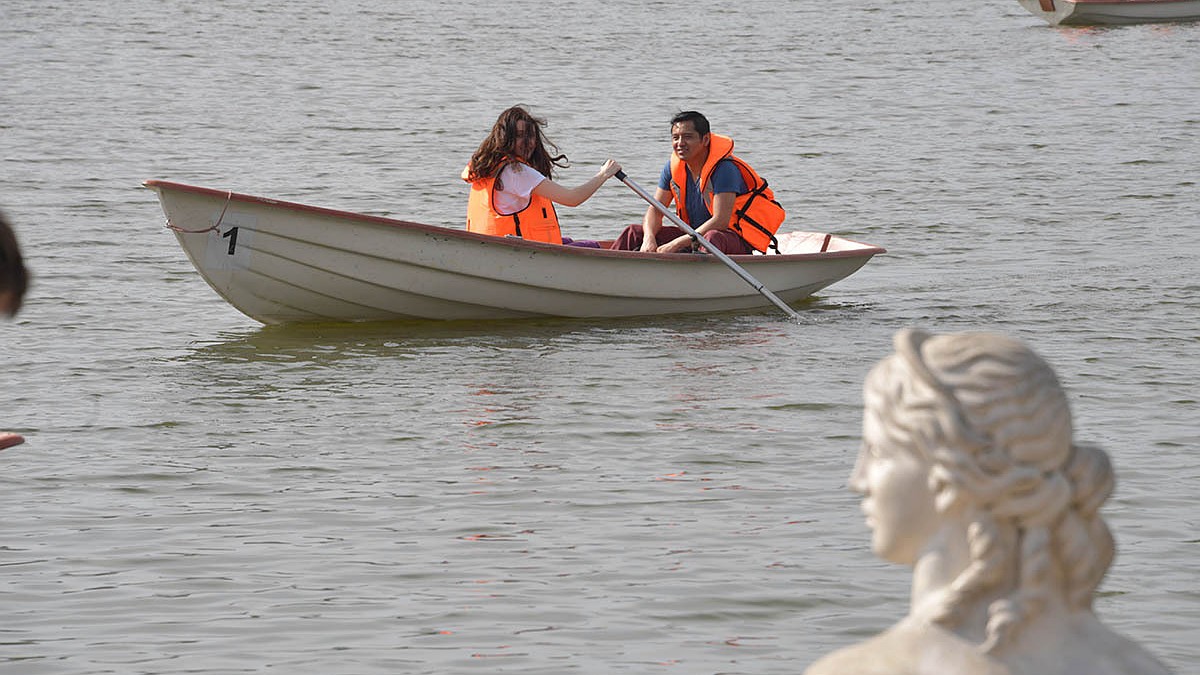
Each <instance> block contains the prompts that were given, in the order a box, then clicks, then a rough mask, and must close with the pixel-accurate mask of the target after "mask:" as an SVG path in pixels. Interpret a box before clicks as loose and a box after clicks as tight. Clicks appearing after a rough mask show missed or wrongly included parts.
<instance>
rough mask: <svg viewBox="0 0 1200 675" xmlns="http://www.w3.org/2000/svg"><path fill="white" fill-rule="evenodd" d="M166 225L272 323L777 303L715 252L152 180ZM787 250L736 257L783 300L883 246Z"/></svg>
mask: <svg viewBox="0 0 1200 675" xmlns="http://www.w3.org/2000/svg"><path fill="white" fill-rule="evenodd" d="M145 185H146V187H148V188H150V189H152V190H154V191H155V192H156V193H157V194H158V199H159V201H160V202H161V204H162V208H163V212H164V213H165V214H166V216H167V227H169V228H170V229H171V230H173V231H174V232H175V235H176V237H177V239H178V240H179V244H180V245H181V246H182V247H183V250H184V252H185V253H186V254H187V256H188V258H189V259H190V260H191V261H192V264H193V265H195V267H196V269H197V270H198V271H199V272H200V275H201V276H202V277H204V280H205V281H207V282H208V284H209V285H210V286H212V287H213V289H214V290H216V292H217V293H219V294H220V295H221V297H223V298H225V300H226V301H227V302H229V304H231V305H233V306H234V307H236V308H237V309H238V310H240V311H241V312H242V313H243V314H246V315H247V316H249V317H251V318H253V319H255V320H258V321H261V322H263V323H268V324H275V323H293V322H318V321H386V320H403V319H443V320H446V319H514V318H526V317H631V316H656V315H666V314H682V313H698V312H724V311H735V310H758V309H762V308H766V307H770V302H769V301H768V300H767V299H766V298H765V297H764V296H763V295H762V294H761V293H759V292H758V291H756V290H755V289H754V288H753V287H751V286H750V285H748V284H747V283H746V282H745V281H743V280H742V279H741V278H739V277H738V276H737V275H736V274H734V273H733V272H732V271H731V270H730V269H729V268H728V267H726V266H725V265H723V264H722V263H721V262H720V261H718V260H717V259H716V258H715V257H714V256H712V255H706V254H690V255H689V254H658V253H650V254H646V253H638V252H630V251H609V250H603V249H592V248H582V247H575V246H557V245H553V244H543V243H539V242H532V241H525V240H524V239H519V238H515V237H504V238H500V237H491V236H486V235H480V234H475V233H472V232H467V231H465V230H458V229H451V228H446V227H436V226H433V225H422V224H418V223H410V222H405V221H401V220H394V219H391V218H384V217H380V216H370V215H364V214H357V213H350V212H346V211H336V210H333V209H326V208H320V207H316V206H306V205H304V204H295V203H290V202H283V201H278V200H275V199H266V198H263V197H254V196H250V195H244V194H237V193H234V192H231V191H227V190H214V189H210V188H203V187H195V186H191V185H183V184H180V183H172V182H168V181H161V180H150V181H146V183H145ZM779 239H780V248H781V250H782V251H783V252H784V253H785V255H774V254H772V255H745V256H740V255H739V256H731V258H732V259H734V260H735V261H736V262H737V263H738V265H740V266H742V267H743V268H744V269H745V270H746V271H747V272H749V273H751V274H753V275H754V276H755V277H756V278H757V279H758V280H759V281H761V282H762V283H763V284H764V285H765V286H766V287H767V288H769V289H771V290H772V291H773V292H774V293H775V294H776V295H777V296H778V297H779V298H780V299H782V300H783V301H784V302H787V303H795V302H797V301H799V300H802V299H804V298H806V297H808V296H810V295H812V294H813V293H815V292H816V291H819V290H821V289H822V288H825V287H826V286H829V285H830V284H832V283H834V282H836V281H839V280H841V279H844V278H846V277H847V276H849V275H851V274H853V273H854V272H855V271H857V270H858V269H859V268H860V267H862V266H863V265H865V264H866V263H867V261H868V260H870V259H871V257H872V256H875V255H878V254H880V253H884V249H882V248H879V247H877V246H871V245H868V244H860V243H858V242H854V241H850V240H848V239H843V238H841V237H835V236H832V235H827V234H820V233H789V234H784V235H780V237H779Z"/></svg>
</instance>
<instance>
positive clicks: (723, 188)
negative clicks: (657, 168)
mask: <svg viewBox="0 0 1200 675" xmlns="http://www.w3.org/2000/svg"><path fill="white" fill-rule="evenodd" d="M696 180H697V179H696V178H695V177H694V176H692V170H691V169H687V188H686V189H685V190H684V199H685V200H686V201H684V205H685V206H687V214H688V225H691V226H692V227H700V226H701V225H703V224H704V221H706V220H708V219H709V218H712V213H709V211H708V205H707V204H705V203H704V198H703V197H702V196H700V190H699V188H698V186H697V185H696ZM708 182H709V184H710V185H712V189H713V194H717V193H720V192H732V193H734V194H739V195H740V194H745V193H746V192H747V191H748V189H747V188H746V181H744V180H742V172H741V171H738V168H737V166H735V165H734V163H733V162H731V161H729V160H727V159H723V160H721V161H719V162H717V166H716V167H715V168H713V172H712V175H711V176H709V178H708ZM658 187H660V188H662V189H664V190H670V189H671V161H670V160H667V165H666V166H664V167H663V170H662V174H661V175H659V177H658Z"/></svg>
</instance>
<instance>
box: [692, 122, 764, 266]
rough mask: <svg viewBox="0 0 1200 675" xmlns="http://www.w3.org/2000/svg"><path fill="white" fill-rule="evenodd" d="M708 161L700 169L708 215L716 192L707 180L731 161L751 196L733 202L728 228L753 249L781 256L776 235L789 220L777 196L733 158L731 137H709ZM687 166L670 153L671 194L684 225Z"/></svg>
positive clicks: (748, 167) (743, 164) (712, 135)
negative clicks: (720, 165)
mask: <svg viewBox="0 0 1200 675" xmlns="http://www.w3.org/2000/svg"><path fill="white" fill-rule="evenodd" d="M708 137H709V139H710V140H709V143H708V159H706V160H704V167H703V168H702V169H700V181H699V185H700V194H701V196H703V198H704V203H705V205H707V206H708V212H709V213H712V208H713V205H712V204H713V191H712V186H711V185H709V182H708V179H709V178H710V177H711V176H712V172H713V169H715V168H716V167H717V162H719V161H721V160H722V159H728V160H730V161H732V162H733V164H734V166H736V167H737V168H738V170H739V171H741V172H742V180H743V181H745V182H746V187H747V188H748V190H749V191H748V192H746V193H745V194H740V195H738V196H737V198H736V199H735V200H734V202H733V215H732V216H731V217H730V218H729V228H730V229H732V230H733V231H734V232H737V233H738V235H739V236H741V238H742V239H745V240H746V243H747V244H749V245H750V247H751V248H753V249H755V250H757V251H763V252H765V251H766V250H767V247H770V248H773V249H775V252H776V253H778V252H779V242H777V241H776V240H775V233H776V232H778V231H779V226H780V225H782V224H783V219H784V218H785V217H787V214H786V213H784V211H783V207H782V206H780V204H779V202H777V201H775V193H774V192H772V191H771V188H769V187H767V181H766V180H764V179H763V177H762V176H759V175H758V173H757V172H756V171H755V170H754V169H753V168H751V167H750V165H749V164H747V163H745V162H744V161H742V160H741V159H739V158H738V157H736V156H734V154H733V139H732V138H729V137H728V136H719V135H717V134H713V133H710V134H709V135H708ZM686 185H687V164H685V163H684V161H683V160H681V159H679V156H678V155H676V154H675V153H671V192H672V193H674V195H675V209H676V212H678V214H679V217H680V218H682V219H683V221H684V222H685V223H690V222H691V221H689V220H688V217H687V197H686V195H687V191H686V188H685V186H686Z"/></svg>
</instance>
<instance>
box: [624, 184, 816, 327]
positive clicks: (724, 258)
mask: <svg viewBox="0 0 1200 675" xmlns="http://www.w3.org/2000/svg"><path fill="white" fill-rule="evenodd" d="M614 175H615V176H616V177H617V180H619V181H621V182H622V183H624V184H626V185H628V186H629V189H631V190H633V191H634V192H636V193H638V196H640V197H641V198H642V199H645V200H646V202H647V203H648V204H650V205H651V206H653V207H654V208H656V209H658V210H659V212H661V213H662V214H663V215H664V216H666V217H667V218H668V219H669V220H670V221H671V222H672V223H674V224H675V225H676V226H678V227H679V229H681V230H683V231H684V232H687V233H688V234H689V235H691V237H692V239H694V240H696V242H697V243H699V244H700V245H701V246H703V247H704V250H706V251H708V252H709V253H711V254H713V255H715V256H716V257H717V259H718V260H720V261H721V262H723V263H725V265H726V266H727V267H728V268H729V269H731V270H733V271H734V272H736V273H737V275H738V276H739V277H741V278H742V279H744V280H745V281H746V283H748V284H750V285H751V286H753V287H754V290H756V291H758V292H759V293H762V295H763V297H765V298H766V299H767V300H770V301H771V302H772V303H773V304H774V305H775V306H776V307H778V308H779V309H780V310H782V311H783V313H784V314H787V315H788V317H790V318H792V319H799V318H800V315H799V314H797V313H796V311H795V310H793V309H792V308H791V307H788V306H787V303H785V302H784V301H783V300H780V299H779V296H777V295H775V294H774V293H772V292H771V289H769V288H767V287H766V286H764V285H763V284H762V282H760V281H759V280H758V279H755V278H754V277H752V276H750V273H749V272H747V271H746V270H744V269H742V267H741V265H738V264H737V263H735V262H734V261H733V259H732V258H730V257H729V256H728V255H726V254H725V252H724V251H722V250H721V249H719V248H717V247H716V246H714V245H713V243H712V242H710V241H709V240H707V239H705V238H704V237H701V236H700V235H699V234H697V233H696V230H694V229H692V226H691V225H688V224H687V223H685V222H683V219H682V218H680V217H679V216H677V215H675V214H674V213H673V212H672V211H671V210H670V209H668V208H667V207H666V206H665V205H664V204H663V203H662V202H660V201H658V200H657V199H655V198H654V196H653V195H651V194H650V193H649V192H646V191H645V190H643V189H642V186H640V185H638V184H637V183H635V182H633V179H632V178H630V177H629V176H626V175H625V172H624V171H618V172H617V173H616V174H614Z"/></svg>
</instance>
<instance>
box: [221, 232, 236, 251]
mask: <svg viewBox="0 0 1200 675" xmlns="http://www.w3.org/2000/svg"><path fill="white" fill-rule="evenodd" d="M237 231H238V229H237V228H236V227H231V228H229V230H228V231H227V232H226V233H225V234H223V235H221V236H222V237H228V238H229V255H233V252H234V251H235V250H236V249H237Z"/></svg>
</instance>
